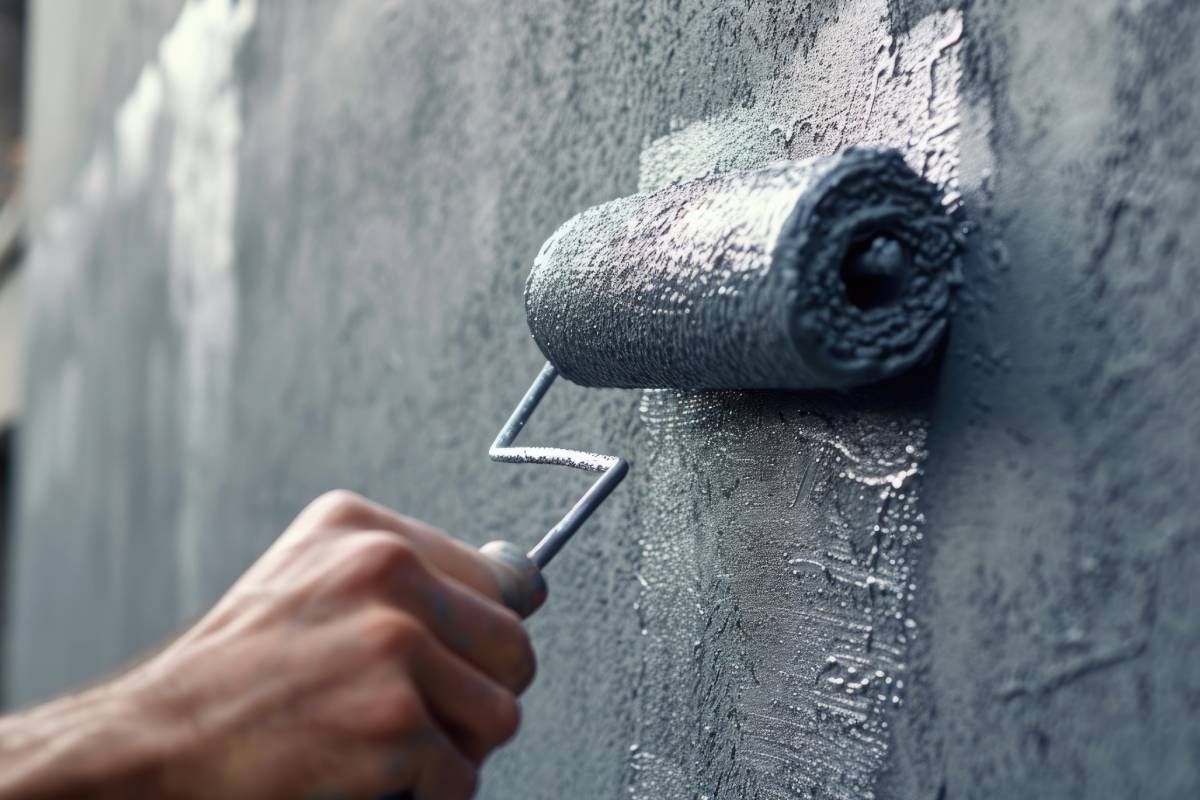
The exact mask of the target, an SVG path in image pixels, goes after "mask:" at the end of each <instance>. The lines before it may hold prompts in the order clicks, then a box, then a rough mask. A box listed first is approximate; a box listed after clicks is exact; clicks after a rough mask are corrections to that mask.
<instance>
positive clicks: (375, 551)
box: [349, 533, 421, 581]
mask: <svg viewBox="0 0 1200 800" xmlns="http://www.w3.org/2000/svg"><path fill="white" fill-rule="evenodd" d="M349 558H350V561H351V567H352V569H353V571H354V574H355V575H356V576H358V577H360V578H361V579H363V580H367V581H372V580H390V579H393V578H395V577H397V576H404V575H411V574H412V573H413V572H414V571H416V570H419V569H420V568H421V559H420V557H419V556H418V555H417V552H416V550H414V549H413V547H412V545H410V544H409V543H408V542H406V541H405V540H404V539H403V538H401V537H399V536H396V535H395V534H390V533H385V534H380V535H377V536H364V537H363V538H362V540H361V541H359V542H358V543H357V544H356V545H355V547H354V548H353V550H352V551H351V553H350V556H349Z"/></svg>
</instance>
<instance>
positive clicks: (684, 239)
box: [525, 147, 962, 389]
mask: <svg viewBox="0 0 1200 800" xmlns="http://www.w3.org/2000/svg"><path fill="white" fill-rule="evenodd" d="M961 249H962V240H961V234H960V232H959V231H958V228H957V226H956V224H955V222H954V220H953V219H952V217H951V215H950V214H949V213H948V211H947V209H946V204H945V203H944V201H943V196H942V193H941V191H940V190H939V189H938V188H937V187H936V186H935V185H933V184H932V183H930V182H928V181H926V180H925V179H923V178H921V177H920V176H919V175H917V174H916V173H915V172H913V171H912V169H911V168H910V167H909V166H908V165H907V164H906V163H905V161H904V158H903V156H901V154H900V153H898V152H896V151H893V150H888V149H882V148H867V147H862V148H852V149H850V150H848V151H846V152H845V153H842V154H840V155H837V156H833V157H827V158H814V159H810V160H808V161H803V162H785V163H780V164H776V165H772V166H769V167H765V168H762V169H758V170H753V171H750V172H742V173H735V174H728V175H716V176H708V177H704V178H700V179H698V180H693V181H687V182H683V183H677V184H673V185H671V186H667V187H665V188H663V189H660V190H657V191H653V192H649V193H645V194H638V195H633V196H631V197H626V198H622V199H619V200H614V201H612V202H609V203H605V204H603V205H600V206H596V207H594V208H591V209H588V210H587V211H584V212H583V213H581V214H578V215H577V216H575V217H574V218H572V219H571V220H569V221H567V222H566V223H565V224H564V225H563V226H562V227H561V228H560V229H559V230H558V231H557V232H556V233H555V234H554V235H553V236H552V237H551V238H550V239H549V240H548V241H547V242H546V243H545V244H544V245H543V246H542V249H541V252H540V253H539V254H538V257H537V259H536V261H535V262H534V266H533V270H532V271H531V273H530V276H529V281H528V283H527V284H526V288H525V306H526V316H527V318H528V321H529V329H530V331H531V332H532V334H533V338H534V340H535V341H536V342H537V344H538V346H539V347H540V348H541V350H542V352H543V353H544V354H545V355H546V358H547V359H548V360H549V361H550V362H551V363H553V364H554V365H555V366H556V367H557V368H558V370H559V372H560V373H561V374H562V375H563V376H564V377H566V378H568V379H570V380H572V381H574V382H575V383H578V384H582V385H584V386H614V387H623V388H635V387H643V388H678V389H734V388H737V389H768V388H769V389H818V388H847V387H852V386H859V385H863V384H868V383H872V382H875V381H879V380H882V379H884V378H888V377H892V376H895V375H898V374H900V373H902V372H904V371H907V370H909V369H911V368H912V367H914V366H916V365H917V364H919V363H921V362H922V361H924V360H925V359H926V358H927V357H928V356H929V354H930V353H931V351H932V350H933V348H934V347H935V346H936V344H937V343H938V341H939V340H940V338H941V336H942V334H943V333H944V331H945V329H946V325H947V316H948V314H949V311H950V304H951V299H952V295H953V289H954V287H955V286H956V285H957V283H958V281H959V269H958V257H959V253H960V251H961Z"/></svg>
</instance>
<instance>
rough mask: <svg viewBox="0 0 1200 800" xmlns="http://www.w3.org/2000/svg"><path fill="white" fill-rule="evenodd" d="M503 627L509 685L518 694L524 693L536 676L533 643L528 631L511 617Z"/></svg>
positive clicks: (535, 657)
mask: <svg viewBox="0 0 1200 800" xmlns="http://www.w3.org/2000/svg"><path fill="white" fill-rule="evenodd" d="M508 623H509V624H506V625H505V626H504V633H503V636H504V640H505V642H506V644H505V647H504V652H505V653H507V654H508V658H507V662H508V663H507V665H506V666H507V668H508V671H509V675H508V678H509V679H510V680H509V685H510V686H511V687H512V688H513V689H514V690H515V691H517V692H518V693H520V692H523V691H525V690H526V689H528V688H529V685H530V684H531V683H533V679H534V677H535V676H536V675H537V656H536V655H535V654H534V651H533V641H532V640H531V639H530V638H529V631H527V630H525V626H524V625H522V624H521V623H520V621H519V620H518V619H517V618H516V616H515V615H513V617H512V619H511V620H509V621H508Z"/></svg>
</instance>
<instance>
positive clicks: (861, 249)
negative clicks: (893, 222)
mask: <svg viewBox="0 0 1200 800" xmlns="http://www.w3.org/2000/svg"><path fill="white" fill-rule="evenodd" d="M907 272H908V251H907V250H906V249H905V248H904V245H902V244H901V243H900V242H898V241H896V240H895V239H892V238H891V237H888V236H873V237H870V238H867V239H862V240H860V241H858V242H855V243H854V244H853V245H851V246H850V249H849V250H847V251H846V257H845V259H844V260H843V261H842V270H841V274H842V283H843V284H844V285H845V287H846V299H847V300H849V301H850V302H851V304H853V305H855V306H857V307H858V308H861V309H864V310H866V309H872V308H881V307H883V306H888V305H891V304H892V303H895V302H896V301H897V300H899V299H900V296H901V295H902V294H903V293H904V279H905V274H906V273H907Z"/></svg>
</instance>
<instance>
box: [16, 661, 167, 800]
mask: <svg viewBox="0 0 1200 800" xmlns="http://www.w3.org/2000/svg"><path fill="white" fill-rule="evenodd" d="M153 695H154V693H153V692H152V691H150V690H149V687H148V686H146V687H139V685H138V682H137V681H136V680H130V679H129V677H123V678H120V679H118V680H116V681H114V682H113V683H110V684H104V685H101V686H97V687H94V688H91V689H88V690H85V691H83V692H80V693H78V694H75V695H70V696H67V697H64V698H61V699H59V700H55V701H53V702H51V703H48V704H46V705H43V706H39V707H37V708H35V709H32V710H30V711H28V712H25V713H23V714H19V715H16V716H13V717H7V718H4V719H3V720H0V798H8V797H21V798H26V797H46V798H54V797H91V798H105V797H137V796H161V795H160V793H159V792H158V791H157V787H158V786H159V785H160V783H161V776H162V774H163V772H164V771H165V769H166V768H167V766H168V764H169V763H170V761H171V758H170V755H171V752H172V751H173V750H176V749H178V748H179V745H180V743H181V742H182V740H183V739H182V736H181V732H179V731H175V730H173V729H172V726H173V725H174V724H175V723H173V722H172V721H171V720H170V718H169V715H167V714H163V713H161V712H160V710H159V709H158V707H157V704H156V702H155V701H154V696H153Z"/></svg>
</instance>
